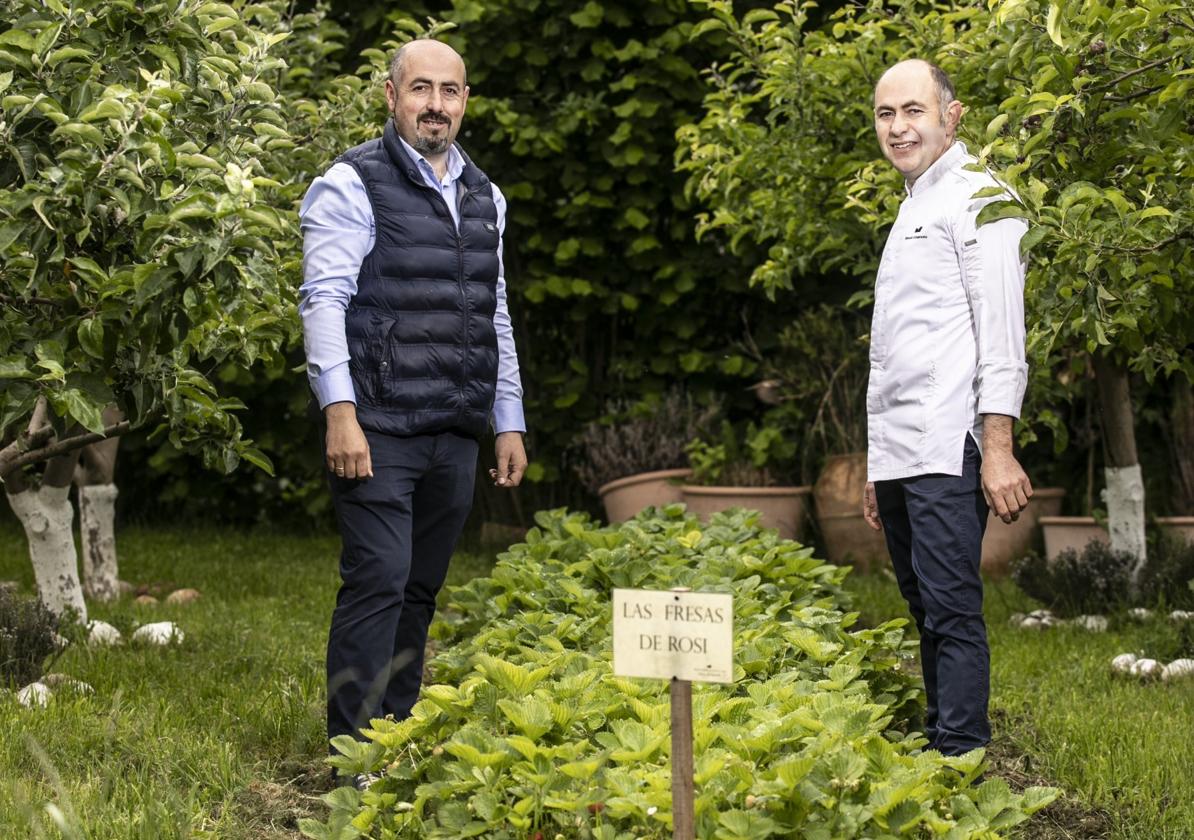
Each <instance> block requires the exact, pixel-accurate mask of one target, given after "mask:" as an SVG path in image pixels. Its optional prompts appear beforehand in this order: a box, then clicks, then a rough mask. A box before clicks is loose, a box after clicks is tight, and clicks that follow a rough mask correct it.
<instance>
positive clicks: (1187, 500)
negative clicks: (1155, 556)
mask: <svg viewBox="0 0 1194 840" xmlns="http://www.w3.org/2000/svg"><path fill="white" fill-rule="evenodd" d="M1169 421H1170V422H1169V430H1170V434H1168V435H1166V437H1167V438H1168V439H1169V449H1170V451H1171V453H1172V455H1173V473H1174V475H1173V490H1174V499H1173V507H1174V510H1173V512H1174V513H1175V514H1177V515H1178V516H1194V390H1192V389H1191V388H1190V380H1189V379H1187V378H1186V377H1185V375H1184V374H1181V373H1178V374H1175V375H1174V377H1173V405H1172V408H1171V410H1170V417H1169Z"/></svg>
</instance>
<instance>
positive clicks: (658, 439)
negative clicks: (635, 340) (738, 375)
mask: <svg viewBox="0 0 1194 840" xmlns="http://www.w3.org/2000/svg"><path fill="white" fill-rule="evenodd" d="M607 408H608V413H607V416H606V417H604V418H602V419H601V420H595V421H593V422H592V423H589V424H587V425H586V426H585V428H584V431H583V432H582V433H581V436H580V447H581V451H582V453H583V457H584V460H583V461H582V462H581V463H580V464H579V465H578V466H577V468H576V474H577V476H578V477H579V478H580V480H581V481H582V482H583V483H584V484H585V486H586V487H588V488H589V489H590V490H592V491H593V492H596V491H597V488H599V487H601V485H603V484H606V483H608V482H610V481H614V480H615V479H618V478H623V477H625V476H628V475H634V474H635V473H643V472H650V471H652V470H667V469H673V468H676V467H684V466H687V465H688V456H687V455H686V454H685V447H687V445H688V443H689V442H690V441H691V440H693V438H695V437H697V436H698V435H701V434H703V433H705V432H706V431H707V430H708V428H709V426H710V425H711V424H712V422H713V418H714V417H716V416H717V413H718V411H719V407H718V405H717V404H715V403H714V404H706V405H705V406H699V405H697V403H696V401H695V400H694V399H693V397H692V396H691V395H687V394H685V393H684V392H682V391H680V390H679V389H675V388H673V389H672V390H671V391H668V392H667V394H666V395H664V397H663V398H662V399H656V400H644V401H642V402H639V403H635V404H630V403H628V402H627V401H625V400H617V401H615V402H613V403H611V404H610V405H609V406H608V407H607Z"/></svg>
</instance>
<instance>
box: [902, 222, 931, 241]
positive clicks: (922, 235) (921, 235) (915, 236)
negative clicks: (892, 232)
mask: <svg viewBox="0 0 1194 840" xmlns="http://www.w3.org/2000/svg"><path fill="white" fill-rule="evenodd" d="M924 229H925V226H924V225H921V226H920V227H918V228H917V229H916V230H914V231H912V235H911V236H905V237H904V239H905V241H906V240H909V239H928V238H929V235H928V234H927V233H921V231H922V230H924Z"/></svg>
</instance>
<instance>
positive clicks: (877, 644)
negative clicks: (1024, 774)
mask: <svg viewBox="0 0 1194 840" xmlns="http://www.w3.org/2000/svg"><path fill="white" fill-rule="evenodd" d="M537 521H538V523H539V527H537V528H534V529H532V530H531V531H530V532H529V533H528V534H527V540H526V542H525V543H523V544H519V545H516V546H514V547H512V548H511V549H510V550H509V551H508V552H507V553H505V554H503V555H502V556H501V557H500V558H499V560H498V563H497V565H496V567H495V568H494V571H493V575H492V576H491V577H486V578H478V579H475V580H473V581H472V582H470V583H469V584H468V585H466V586H463V587H460V588H458V589H456V590H454V591H453V592H452V593H451V595H450V602H449V603H450V610H451V615H450V617H449V618H447V619H446V620H444V621H441V622H439V623H437V624H436V625H435V630H434V633H435V636H436V637H437V638H438V639H439V641H440V645H441V650H442V651H443V652H442V653H441V654H440V655H439V656H437V657H436V658H435V660H434V661H433V662H432V663H431V666H430V667H431V674H432V676H433V678H434V682H435V684H429V685H427V686H426V687H425V688H424V691H423V699H422V700H420V702H419V703H418V704H416V706H415V707H414V710H413V715H412V717H410V718H409V719H407V720H405V721H401V722H395V721H393V720H375V721H373V723H372V728H371V729H367V730H365V731H364V735H365V737H366V738H367V739H368V741H367V742H364V743H362V742H357V741H354V740H353V739H352V738H348V737H343V738H338V739H336V741H335V746H336V747H337V749H339V750H340V752H341V753H342V755H341V756H338V757H336V758H334V759H333V760H332V762H333V764H335V765H336V766H338V767H340V768H341V769H342V770H344V771H347V772H352V773H357V772H382V773H383V776H382V778H381V780H380V781H379V782H377V783H376V784H374V785H373V786H372V788H371V789H370V790H369V791H367V792H365V793H363V794H362V793H359V792H357V791H356V790H355V789H351V788H343V789H340V790H337V791H335V792H334V793H332V794H329V795H328V796H327V797H325V801H326V802H328V804H329V805H330V806H331V808H332V813H331V815H330V817H329V819H328V821H327V822H326V823H323V824H320V823H317V822H314V821H306V822H304V824H303V831H304V833H305V834H306V835H307V836H309V837H313V838H349V837H357V836H362V835H367V836H369V837H376V838H397V837H403V838H406V837H425V838H445V839H446V838H451V840H457V838H460V837H487V838H501V839H502V840H506V839H507V838H509V840H513V838H520V840H521V838H527V837H536V836H542V837H553V836H557V835H563V836H566V837H570V838H600V840H631V838H635V837H659V838H662V837H664V836H667V835H669V834H670V829H669V824H670V821H671V791H670V784H671V782H670V768H669V759H668V743H669V735H668V733H669V729H668V719H669V700H668V689H667V685H666V683H665V681H662V680H658V681H656V680H629V679H622V678H619V677H615V676H613V675H612V673H611V657H610V649H611V629H612V628H611V609H610V602H611V590H612V589H614V588H615V587H631V588H651V589H666V588H670V587H674V586H688V587H691V588H692V589H693V590H695V591H707V592H708V591H718V592H728V593H731V594H733V596H734V628H735V634H736V641H735V646H736V652H735V666H734V678H735V682H734V683H733V684H731V685H698V686H696V687H695V691H694V697H693V708H694V743H695V747H696V754H697V756H698V758H697V762H696V772H695V781H696V785H697V791H698V795H697V798H696V821H697V826H696V828H697V836H700V837H719V838H766V837H794V836H800V837H806V838H812V840H829V839H830V838H835V839H836V838H852V837H871V838H881V837H898V836H924V835H925V834H926V833H928V832H932V833H933V834H934V835H937V836H939V835H945V834H947V833H948V835H949V836H950V837H958V838H963V837H975V838H977V837H980V836H981V837H998V836H1000V835H999V834H998V832H999V831H1000V830H1002V829H1004V828H1007V827H1010V826H1012V825H1015V824H1017V823H1019V822H1021V821H1022V820H1024V819H1025V818H1026V816H1027V815H1028V814H1029V813H1031V812H1033V811H1035V810H1036V809H1038V808H1040V807H1042V806H1043V805H1044V804H1046V803H1047V802H1048V801H1050V800H1051V799H1052V798H1053V796H1054V795H1055V793H1054V792H1053V791H1049V790H1044V789H1030V790H1029V791H1026V792H1025V794H1023V795H1020V796H1017V795H1013V794H1011V793H1010V791H1009V790H1008V788H1007V785H1006V784H1005V783H1004V782H1002V781H999V780H993V781H989V782H987V783H985V784H984V785H982V786H981V787H980V788H978V789H977V790H975V789H971V788H968V787H967V783H968V782H969V781H970V780H972V779H973V778H974V777H975V775H976V774H977V773H978V771H979V767H980V764H981V761H982V757H981V753H979V752H974V753H970V754H968V755H967V756H964V757H960V758H944V757H942V756H940V755H938V754H937V753H933V752H921V751H920V750H921V748H922V747H923V746H924V744H925V741H924V739H923V738H922V737H921V736H920V735H919V733H912V732H908V731H907V727H908V715H909V713H910V712H911V711H912V710H913V708H914V706H915V704H914V702H913V701H914V699H915V698H916V697H918V696H919V691H918V688H917V680H916V678H915V677H914V676H913V675H911V674H909V673H907V672H906V671H905V670H902V669H901V662H902V659H903V657H904V655H906V650H907V648H908V647H909V645H908V643H907V642H906V641H905V640H904V634H903V625H904V624H905V623H906V622H905V621H904V620H896V621H890V622H887V623H885V624H882V625H880V626H878V627H873V628H858V627H856V626H855V621H856V619H857V617H858V616H857V614H856V613H852V612H849V607H848V604H847V598H846V595H845V594H844V592H843V591H842V589H841V588H840V583H841V581H842V579H843V578H844V577H845V575H846V574H847V573H848V570H846V569H844V568H842V567H837V566H832V565H828V564H825V563H823V562H822V561H820V560H818V559H816V558H815V557H813V556H812V550H811V549H808V548H805V547H803V546H800V545H799V544H797V543H794V542H790V541H781V540H779V539H778V538H777V537H776V536H775V534H774V532H770V531H766V532H764V531H761V530H760V529H759V528H758V527H757V523H756V515H754V514H747V513H741V512H738V513H734V514H721V515H717V516H715V517H713V519H712V520H711V521H710V522H709V524H708V525H706V526H701V525H700V524H699V523H698V522H697V521H696V519H695V518H693V517H690V516H686V515H685V514H684V511H683V508H682V507H680V506H679V505H674V506H670V507H668V508H667V509H665V510H664V511H662V513H661V514H660V515H659V518H648V517H645V516H640V517H639V518H637V519H635V520H631V521H630V522H627V523H623V524H622V525H620V526H617V527H605V528H597V527H595V526H594V525H593V524H592V523H590V522H589V521H588V518H587V516H585V515H583V514H569V513H567V512H566V511H553V512H550V513H540V514H538V515H537Z"/></svg>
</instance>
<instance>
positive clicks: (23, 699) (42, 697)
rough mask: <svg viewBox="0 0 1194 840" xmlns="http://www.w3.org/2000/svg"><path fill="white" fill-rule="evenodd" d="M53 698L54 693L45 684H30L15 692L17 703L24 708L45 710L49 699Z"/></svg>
mask: <svg viewBox="0 0 1194 840" xmlns="http://www.w3.org/2000/svg"><path fill="white" fill-rule="evenodd" d="M52 696H54V692H52V691H51V690H50V687H49V686H48V685H46V684H45V683H40V682H32V683H29V685H27V686H25V687H24V688H22V689H21V690H20V691H18V692H17V702H18V703H20V704H21V705H22V706H25V707H26V708H29V709H32V708H33V707H34V706H37V707H39V708H43V709H44V708H45V707H46V706H47V705H49V702H50V698H51V697H52Z"/></svg>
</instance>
